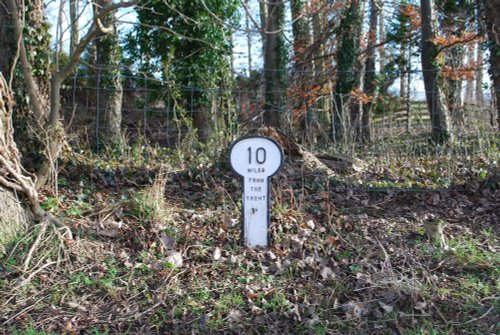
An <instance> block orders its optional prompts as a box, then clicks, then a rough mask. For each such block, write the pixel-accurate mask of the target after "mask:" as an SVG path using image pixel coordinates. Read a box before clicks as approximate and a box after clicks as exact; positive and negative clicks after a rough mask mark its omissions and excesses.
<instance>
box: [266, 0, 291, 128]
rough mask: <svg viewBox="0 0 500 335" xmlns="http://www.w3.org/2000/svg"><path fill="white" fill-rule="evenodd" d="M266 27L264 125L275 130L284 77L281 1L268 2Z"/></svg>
mask: <svg viewBox="0 0 500 335" xmlns="http://www.w3.org/2000/svg"><path fill="white" fill-rule="evenodd" d="M267 4H268V7H267V15H268V20H267V22H268V25H267V31H266V44H265V48H266V49H265V55H264V72H265V74H264V78H265V92H266V105H265V111H264V123H265V124H266V125H268V126H271V127H275V128H283V127H282V119H284V118H283V117H282V116H281V112H282V109H281V107H282V104H283V89H284V75H285V60H286V49H285V37H284V32H283V23H284V19H285V5H284V3H283V2H282V1H281V0H270V1H268V3H267Z"/></svg>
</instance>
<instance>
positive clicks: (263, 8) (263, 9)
mask: <svg viewBox="0 0 500 335" xmlns="http://www.w3.org/2000/svg"><path fill="white" fill-rule="evenodd" d="M259 17H260V38H261V40H262V57H265V55H266V40H267V33H266V32H267V31H268V28H269V27H268V22H267V19H268V18H267V2H266V1H265V0H259Z"/></svg>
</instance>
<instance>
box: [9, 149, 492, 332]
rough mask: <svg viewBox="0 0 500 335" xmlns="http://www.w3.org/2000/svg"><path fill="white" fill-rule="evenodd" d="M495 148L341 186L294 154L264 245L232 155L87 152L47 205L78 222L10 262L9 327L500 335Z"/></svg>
mask: <svg viewBox="0 0 500 335" xmlns="http://www.w3.org/2000/svg"><path fill="white" fill-rule="evenodd" d="M495 143H497V142H495V141H490V142H489V146H487V145H486V144H487V143H486V144H485V143H483V144H481V145H479V144H477V143H476V142H474V141H472V142H467V143H464V144H463V145H462V147H464V148H466V150H465V149H463V148H462V147H461V148H459V149H460V150H458V149H457V148H447V149H439V150H437V149H436V150H434V149H432V150H434V151H433V152H431V149H430V148H429V150H428V152H426V153H425V154H423V153H420V152H419V153H415V151H414V150H413V151H412V150H409V149H410V148H405V150H404V151H403V150H402V151H393V154H392V155H391V154H390V153H389V152H387V150H385V152H384V153H383V154H381V151H379V150H376V149H377V148H374V149H373V152H371V153H369V154H366V153H365V154H366V156H365V157H367V158H365V163H366V168H365V169H364V170H363V171H359V172H356V171H348V172H345V173H343V174H340V173H339V174H337V175H336V176H334V177H330V178H328V177H326V176H325V175H322V174H321V173H317V172H314V171H304V169H302V167H301V162H300V161H296V160H294V159H292V158H290V157H289V158H288V159H287V161H286V164H285V166H284V167H283V169H282V171H281V172H280V173H279V174H278V175H277V176H276V177H274V178H273V180H272V187H273V188H272V199H273V202H272V212H271V227H270V230H271V236H272V245H271V247H270V248H268V249H260V248H259V249H257V250H252V249H247V248H244V247H242V246H241V223H240V218H241V216H240V213H241V200H240V199H241V185H240V181H239V179H238V178H236V177H235V176H234V175H233V174H232V173H231V172H230V171H229V169H228V168H227V165H226V164H224V160H225V157H224V154H222V155H220V156H219V157H220V158H218V160H216V161H213V160H211V159H209V158H208V157H214V156H216V155H215V153H209V154H203V153H198V156H199V157H192V156H191V157H189V158H187V157H186V153H185V152H184V153H177V154H175V155H173V154H172V151H167V150H159V149H158V150H156V149H155V150H152V149H150V148H147V147H144V148H142V147H139V149H140V150H139V149H138V150H135V151H134V150H132V149H130V150H125V151H118V152H117V153H116V155H115V156H112V155H111V156H108V157H107V158H105V157H104V156H100V155H97V154H86V153H85V152H83V153H82V152H80V153H78V154H75V153H73V155H74V156H72V157H71V160H69V159H68V161H66V162H65V164H62V165H61V166H63V169H62V170H61V171H60V173H59V179H60V180H63V182H60V183H59V189H58V193H55V192H53V191H51V190H46V191H45V193H44V194H43V197H44V202H43V206H44V208H45V209H46V210H48V211H50V212H52V213H53V214H54V215H56V216H57V217H58V218H60V220H61V221H62V222H63V223H64V224H63V225H62V226H59V225H54V224H53V223H51V222H42V223H39V224H37V225H35V226H33V227H32V228H31V229H30V230H29V231H28V233H27V234H26V235H25V236H23V237H21V238H19V239H18V240H17V241H16V242H15V243H14V244H13V245H11V246H10V248H9V253H8V254H7V255H6V256H5V257H4V258H3V259H2V260H0V310H1V311H2V313H1V315H0V330H1V332H3V333H5V334H53V333H58V334H60V333H67V334H73V333H81V334H137V333H147V334H165V333H177V334H185V333H266V334H268V333H276V334H284V333H297V334H407V335H417V334H419V335H420V334H440V335H441V334H450V335H451V334H460V335H462V334H464V335H466V334H495V333H497V332H498V331H499V329H498V327H499V324H498V317H497V315H498V310H499V308H500V306H499V297H498V292H499V291H500V290H499V289H500V284H499V281H498V278H499V275H500V272H499V271H500V270H499V261H500V260H499V257H498V255H499V253H498V251H499V250H498V246H499V245H500V243H499V242H500V240H499V234H498V226H497V223H498V220H499V217H498V200H499V196H500V194H499V185H498V184H499V181H498V166H497V164H498V152H497V150H496V149H495V148H497V147H495V146H494V145H493V144H495ZM495 145H496V144H495ZM413 149H415V148H413ZM403 152H406V153H407V154H406V155H403V154H402V153H403ZM360 155H361V153H360ZM113 157H115V158H113ZM457 158H459V159H457ZM495 176H496V177H495ZM427 214H434V215H436V216H439V217H441V218H442V219H444V220H445V221H446V222H447V224H446V226H445V236H446V240H447V242H448V245H449V247H450V249H449V250H441V249H436V248H435V247H433V246H431V245H430V244H429V242H428V241H427V238H426V236H425V233H424V230H423V227H422V220H423V218H424V217H425V215H427Z"/></svg>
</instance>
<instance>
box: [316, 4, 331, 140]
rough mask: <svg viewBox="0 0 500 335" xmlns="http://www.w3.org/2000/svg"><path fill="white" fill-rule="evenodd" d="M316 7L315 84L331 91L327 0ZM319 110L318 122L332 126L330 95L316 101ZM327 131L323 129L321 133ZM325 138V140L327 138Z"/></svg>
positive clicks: (326, 126)
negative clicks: (327, 44)
mask: <svg viewBox="0 0 500 335" xmlns="http://www.w3.org/2000/svg"><path fill="white" fill-rule="evenodd" d="M315 3H316V7H314V8H313V17H312V27H313V43H314V45H315V48H314V50H313V59H314V61H313V66H314V80H315V84H316V85H318V86H320V87H322V88H323V91H326V92H331V91H332V85H331V80H332V79H331V77H330V76H327V73H326V72H327V69H326V66H325V57H324V56H325V36H324V32H325V30H326V27H325V26H326V15H325V10H326V7H327V3H326V1H325V0H320V1H316V2H315ZM316 109H317V111H318V122H319V123H320V124H321V125H322V126H324V127H325V128H326V129H328V128H329V127H330V124H331V119H330V110H331V100H330V95H329V94H328V95H322V96H320V97H319V99H318V101H317V103H316ZM325 133H327V132H324V131H322V132H321V133H320V134H325ZM327 139H328V138H325V139H324V140H327Z"/></svg>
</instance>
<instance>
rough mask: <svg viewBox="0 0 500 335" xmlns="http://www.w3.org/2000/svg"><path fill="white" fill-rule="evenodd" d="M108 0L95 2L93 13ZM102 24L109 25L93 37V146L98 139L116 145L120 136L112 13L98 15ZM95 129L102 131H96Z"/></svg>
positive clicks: (117, 47)
mask: <svg viewBox="0 0 500 335" xmlns="http://www.w3.org/2000/svg"><path fill="white" fill-rule="evenodd" d="M112 4H113V1H112V0H99V1H97V3H96V5H95V8H94V10H95V15H99V12H100V11H101V8H106V7H109V6H111V5H112ZM102 22H103V24H105V25H106V26H108V27H109V33H108V34H106V35H103V36H101V37H99V38H97V39H96V40H95V45H96V56H97V73H98V76H99V78H98V83H99V90H100V93H99V105H98V106H97V115H96V122H98V127H97V129H98V133H97V134H96V137H97V146H99V140H100V138H101V136H100V134H101V133H102V135H103V136H102V139H103V140H104V143H105V144H109V145H113V144H118V143H119V141H120V138H121V122H122V98H123V86H122V76H121V72H120V69H121V58H122V57H121V54H122V52H121V47H120V41H119V39H118V32H117V29H116V24H115V19H114V12H111V13H109V14H108V15H107V16H105V17H103V18H102ZM99 130H102V132H101V131H99Z"/></svg>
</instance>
